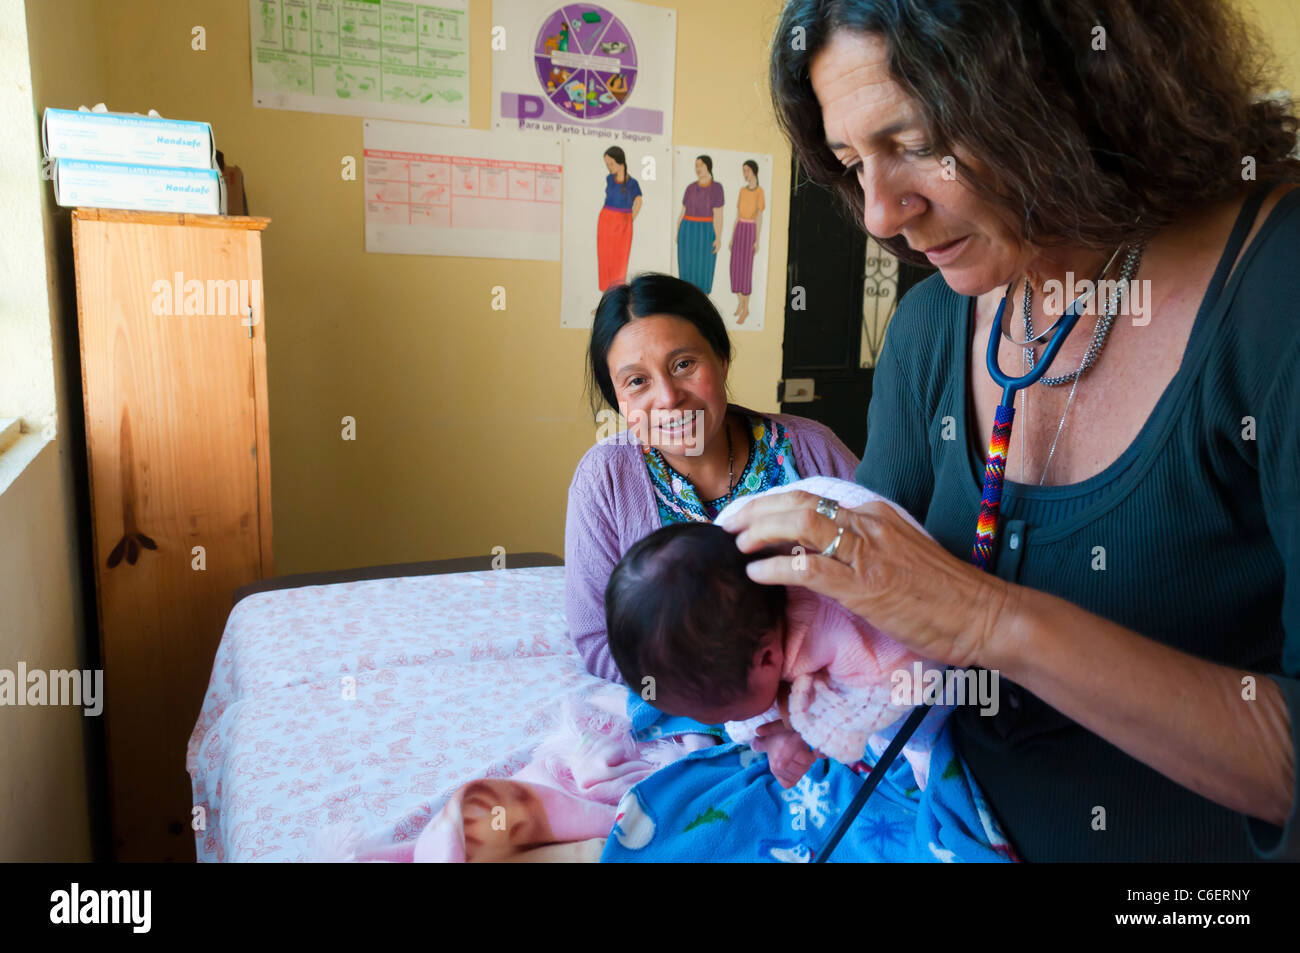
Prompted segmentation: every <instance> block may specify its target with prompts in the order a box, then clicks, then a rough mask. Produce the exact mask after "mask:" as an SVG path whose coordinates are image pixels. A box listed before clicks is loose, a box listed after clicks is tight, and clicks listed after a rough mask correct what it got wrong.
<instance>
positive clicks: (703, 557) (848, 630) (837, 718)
mask: <svg viewBox="0 0 1300 953" xmlns="http://www.w3.org/2000/svg"><path fill="white" fill-rule="evenodd" d="M791 490H805V491H807V492H809V493H812V494H814V495H815V496H819V497H826V498H828V499H833V500H836V501H837V502H839V503H840V505H841V507H842V508H844V509H851V508H854V507H857V506H861V505H862V504H864V503H867V502H869V501H872V500H881V499H883V497H881V496H879V495H878V494H876V493H872V492H871V491H869V490H867V489H865V488H863V487H861V486H858V485H857V484H856V483H850V482H848V481H845V480H836V479H832V478H829V477H813V478H810V479H807V480H800V481H797V482H795V483H791V484H788V485H786V486H782V487H777V488H775V489H772V490H769V491H767V492H766V493H757V494H751V495H749V496H744V497H741V498H739V499H737V500H734V501H733V502H732V503H731V504H729V505H728V506H727V507H725V508H724V509H723V511H722V512H721V513H719V514H718V518H717V522H716V524H709V523H676V524H672V525H669V526H665V527H663V528H662V529H659V530H656V531H655V532H653V533H651V534H650V535H649V536H647V537H645V538H644V539H642V540H640V541H639V542H638V543H636V544H635V545H634V546H633V547H632V548H631V549H629V550H628V551H627V553H625V554H624V556H623V558H622V559H621V560H620V561H619V563H618V565H617V566H616V567H615V568H614V571H613V573H612V574H611V576H610V579H609V584H608V586H607V587H606V591H605V619H606V628H607V630H608V633H609V647H610V654H611V655H612V656H613V658H614V661H615V663H616V664H617V665H618V668H619V671H620V672H621V673H622V675H623V678H624V679H625V680H626V681H627V683H628V685H629V686H631V687H632V689H633V690H634V691H638V692H643V697H646V698H647V700H649V701H650V702H651V703H652V704H653V705H654V707H655V708H657V709H659V710H660V711H662V712H664V713H665V714H669V715H681V716H685V717H688V718H693V719H695V720H696V721H699V722H703V723H704V724H709V725H714V724H721V723H725V727H726V731H727V734H728V735H729V736H730V737H731V738H732V739H733V740H734V741H740V742H746V743H751V742H752V743H753V747H754V748H755V750H762V751H766V753H767V755H768V761H769V764H770V767H771V770H772V773H773V774H774V775H775V776H776V778H777V780H778V781H779V782H780V783H781V784H782V785H783V786H784V787H787V788H788V787H791V786H793V785H794V784H795V783H796V782H797V781H798V780H799V778H801V777H802V776H803V775H804V773H805V772H806V771H807V770H808V768H809V767H810V766H811V765H812V763H813V761H814V760H815V759H816V758H819V757H824V756H827V755H829V756H830V757H832V758H834V759H836V760H837V761H841V762H844V763H845V764H852V763H853V762H856V761H859V760H861V759H862V758H863V757H864V756H865V754H866V749H867V746H868V744H869V743H870V745H871V747H872V748H873V750H875V752H876V754H877V755H878V754H879V753H880V752H881V751H883V750H884V747H885V745H886V744H887V743H888V740H887V739H889V738H892V737H893V734H894V732H895V731H896V730H897V729H898V728H899V727H901V725H902V721H903V720H904V719H905V718H906V716H907V714H908V713H909V712H910V711H911V710H912V707H913V702H912V698H913V695H912V690H911V683H912V681H913V680H914V679H915V678H916V676H917V674H918V673H920V674H922V677H923V676H924V673H925V672H927V671H932V670H934V671H939V670H942V668H943V666H941V665H938V664H937V663H933V662H928V661H927V660H925V659H923V658H921V656H919V655H917V654H915V653H913V652H911V651H910V650H908V649H906V648H904V647H903V646H902V645H900V644H898V643H897V642H895V641H893V640H892V639H890V638H888V637H886V636H885V635H883V634H882V633H880V632H879V631H877V630H876V629H874V628H873V627H872V626H871V625H870V624H868V623H867V622H866V621H864V620H863V619H861V618H860V617H858V616H857V615H855V614H853V613H852V612H849V611H848V610H847V609H845V608H844V607H843V606H841V605H840V604H839V603H838V602H836V601H835V600H834V599H830V598H827V597H825V596H821V595H818V594H817V593H814V592H812V591H811V590H809V589H805V588H803V587H802V586H790V587H785V586H769V585H763V584H761V583H756V582H754V581H753V580H751V579H750V578H749V576H748V575H747V574H746V572H745V565H746V563H748V562H750V561H751V560H754V559H759V558H763V557H764V556H766V555H768V554H765V553H754V554H745V553H742V552H741V551H740V550H739V549H737V548H736V542H735V537H734V536H733V535H732V534H731V533H729V532H727V530H726V529H725V528H723V527H725V526H726V524H727V522H728V521H729V520H730V519H731V518H732V517H733V516H734V515H735V513H736V512H738V511H739V510H740V509H741V508H742V507H743V506H745V505H747V504H748V503H749V502H750V501H752V500H754V499H756V498H757V497H759V496H765V495H767V494H768V493H783V492H789V491H791ZM891 505H893V504H891ZM895 508H896V509H898V510H899V512H900V513H902V514H903V515H904V516H905V517H906V518H907V520H908V521H909V522H910V523H912V525H914V526H917V528H918V529H920V528H921V527H920V526H919V524H917V523H916V521H915V520H914V519H913V518H912V517H911V516H910V515H909V514H907V513H906V511H904V510H902V508H901V507H895ZM841 519H842V517H841ZM921 531H922V532H924V530H923V529H922V530H921ZM917 662H919V663H921V665H920V666H919V668H918V667H915V666H914V663H917ZM896 673H898V674H896ZM651 679H652V681H651ZM896 685H898V686H906V688H905V689H904V690H902V691H899V692H898V693H897V697H895V694H896V693H895V692H894V688H895V686H896ZM651 686H653V691H654V694H653V697H651V696H650V694H649V693H648V692H646V689H648V688H650V687H651ZM934 707H935V708H936V709H937V710H935V711H931V712H930V713H929V714H927V715H926V717H925V720H924V721H922V723H921V726H920V728H918V729H917V731H916V733H915V734H914V735H912V738H911V739H910V740H909V741H908V743H907V745H906V746H905V747H904V748H903V755H904V757H906V758H907V760H908V762H909V763H910V764H911V766H912V772H913V775H914V776H915V778H916V781H917V784H918V786H919V787H921V788H922V789H924V787H925V785H926V779H927V777H928V772H929V754H930V749H931V747H932V744H933V740H934V737H935V735H936V734H937V733H938V731H939V729H940V727H941V726H942V723H943V720H944V719H945V718H946V717H947V715H948V713H949V711H948V709H946V708H944V707H943V706H941V705H936V706H934ZM810 749H812V750H810Z"/></svg>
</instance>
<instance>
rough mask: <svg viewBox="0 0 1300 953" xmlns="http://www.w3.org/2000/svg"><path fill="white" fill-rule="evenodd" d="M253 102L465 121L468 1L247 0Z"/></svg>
mask: <svg viewBox="0 0 1300 953" xmlns="http://www.w3.org/2000/svg"><path fill="white" fill-rule="evenodd" d="M248 10H249V22H248V28H249V29H248V34H249V42H250V43H251V45H252V48H251V52H250V56H251V59H252V67H253V105H254V106H261V107H263V108H267V109H296V110H302V111H305V112H320V113H339V114H343V115H348V116H369V117H372V118H377V119H403V120H407V121H411V122H430V123H441V124H444V125H451V126H468V125H469V6H468V0H436V2H433V0H249V2H248Z"/></svg>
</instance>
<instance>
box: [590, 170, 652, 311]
mask: <svg viewBox="0 0 1300 953" xmlns="http://www.w3.org/2000/svg"><path fill="white" fill-rule="evenodd" d="M605 168H607V169H609V175H607V176H605V204H604V205H602V206H601V208H600V216H599V218H597V219H596V278H597V284H598V285H599V288H600V290H601V291H602V292H603V291H605V290H607V289H608V288H609V287H610V286H611V285H619V284H623V283H624V282H626V281H627V261H628V258H629V256H630V255H631V254H632V232H633V229H634V227H635V223H636V217H637V216H638V215H639V214H641V204H642V203H641V184H640V183H639V182H637V180H636V179H634V178H633V177H632V176H631V174H629V173H628V171H627V155H626V154H625V153H624V152H623V150H622V149H620V148H619V147H618V146H610V147H609V148H608V149H606V150H605Z"/></svg>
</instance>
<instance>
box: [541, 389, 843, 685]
mask: <svg viewBox="0 0 1300 953" xmlns="http://www.w3.org/2000/svg"><path fill="white" fill-rule="evenodd" d="M727 407H728V409H730V410H738V411H741V412H742V413H747V414H753V413H755V411H752V410H749V409H748V408H745V407H741V406H739V405H736V404H728V405H727ZM760 416H762V417H766V418H769V419H774V420H776V421H777V422H778V423H779V424H781V426H783V427H784V428H785V431H786V434H787V436H789V438H790V447H791V449H793V450H794V465H795V468H796V469H797V470H798V471H799V475H800V476H801V477H809V476H833V477H839V478H840V479H842V480H852V479H853V474H854V471H855V470H856V469H857V466H858V458H857V457H855V456H854V455H853V454H852V452H851V451H850V450H849V448H848V447H846V446H844V443H843V442H842V441H841V440H840V439H839V437H837V436H835V434H834V433H833V432H831V430H830V428H829V427H827V426H826V425H825V424H820V423H818V422H817V421H815V420H809V419H808V418H806V417H795V416H792V415H790V414H761V415H760ZM620 438H622V440H623V442H622V443H619V440H620ZM661 525H662V523H661V522H660V519H659V508H658V506H657V505H656V503H655V497H654V489H653V487H652V485H651V483H650V472H649V470H647V469H646V465H645V461H644V460H643V459H642V451H641V445H640V443H638V442H637V441H636V438H635V437H634V436H633V435H632V433H631V431H624V432H622V433H620V434H613V435H611V436H608V437H605V438H604V439H602V440H601V441H600V442H598V443H597V444H596V445H595V446H593V447H592V448H591V449H590V450H588V451H587V452H586V453H585V454H583V457H582V459H581V460H580V461H579V462H578V469H577V470H576V471H574V474H573V483H571V484H570V485H569V509H568V513H567V515H566V516H565V520H564V610H565V616H566V620H567V622H568V626H569V638H571V639H573V644H574V645H575V646H577V649H578V654H579V655H581V656H582V661H583V664H584V665H586V666H587V671H589V672H591V674H593V675H597V676H599V677H601V678H604V679H607V680H609V681H612V682H619V683H620V684H621V683H622V682H623V678H622V676H621V675H620V674H619V671H618V666H616V665H615V664H614V659H613V658H612V657H611V656H610V654H609V645H608V641H607V639H606V636H605V586H606V585H607V584H608V583H609V577H610V573H612V572H613V571H614V566H615V565H616V564H617V563H618V561H619V559H620V558H622V556H623V554H624V553H625V552H627V551H628V550H629V549H631V548H632V546H633V544H635V543H636V542H637V541H638V540H641V539H643V538H645V537H646V536H648V535H650V534H651V533H653V532H654V531H655V530H656V529H658V528H659V527H660V526H661Z"/></svg>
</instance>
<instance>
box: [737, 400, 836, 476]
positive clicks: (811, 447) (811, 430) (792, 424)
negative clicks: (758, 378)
mask: <svg viewBox="0 0 1300 953" xmlns="http://www.w3.org/2000/svg"><path fill="white" fill-rule="evenodd" d="M737 409H738V410H740V411H742V412H743V413H746V414H748V415H749V416H750V417H751V418H757V419H759V420H762V421H764V422H768V421H770V422H772V423H773V424H775V425H777V426H778V427H780V429H781V430H782V431H783V432H784V433H785V436H786V438H787V439H788V440H789V441H790V449H791V451H793V453H794V455H795V460H796V465H797V466H798V467H799V468H800V472H801V473H803V472H805V468H806V467H812V468H815V469H816V470H817V471H818V472H821V473H825V474H827V475H831V476H839V475H842V474H843V475H848V474H851V473H852V471H853V469H854V468H855V467H856V466H857V464H858V458H857V456H856V455H855V454H854V453H853V451H851V450H850V449H849V448H848V447H846V446H845V445H844V441H843V440H841V439H840V438H839V436H837V435H836V433H835V431H833V430H831V428H830V427H828V426H826V425H825V424H824V423H822V422H821V421H819V420H812V419H811V418H808V417H799V416H797V415H795V414H782V413H758V412H757V411H753V410H749V409H747V408H744V407H738V408H737ZM805 475H810V474H805Z"/></svg>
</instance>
